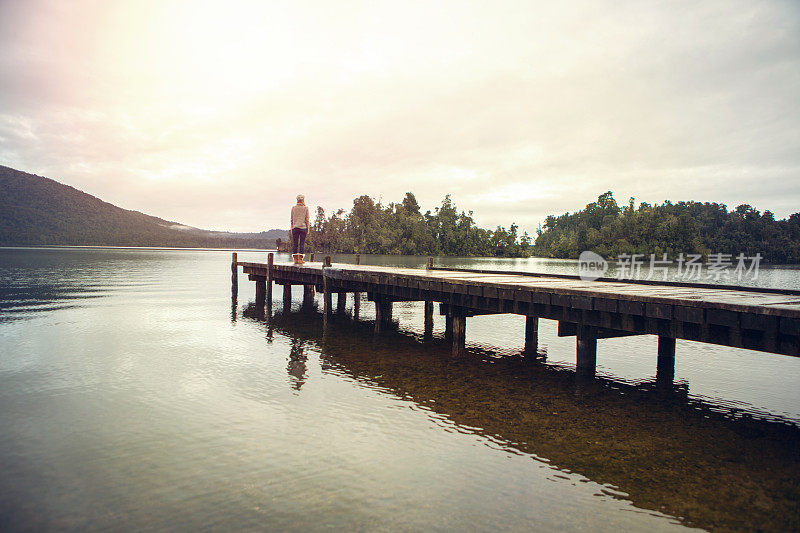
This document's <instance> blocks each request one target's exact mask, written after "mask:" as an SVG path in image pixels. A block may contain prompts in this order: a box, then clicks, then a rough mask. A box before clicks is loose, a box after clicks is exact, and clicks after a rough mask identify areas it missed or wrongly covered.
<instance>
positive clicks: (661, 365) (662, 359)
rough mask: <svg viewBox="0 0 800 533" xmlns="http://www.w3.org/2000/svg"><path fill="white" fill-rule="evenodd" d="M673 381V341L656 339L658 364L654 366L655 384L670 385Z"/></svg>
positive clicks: (661, 338) (669, 338) (665, 338)
mask: <svg viewBox="0 0 800 533" xmlns="http://www.w3.org/2000/svg"><path fill="white" fill-rule="evenodd" d="M674 380H675V339H673V338H671V337H663V336H659V337H658V362H657V364H656V383H658V384H661V385H671V384H672V382H673V381H674Z"/></svg>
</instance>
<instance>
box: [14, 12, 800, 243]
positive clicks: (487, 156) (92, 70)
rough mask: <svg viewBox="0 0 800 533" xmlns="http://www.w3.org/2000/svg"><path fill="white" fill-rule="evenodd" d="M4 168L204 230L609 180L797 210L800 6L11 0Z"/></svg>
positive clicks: (532, 205)
mask: <svg viewBox="0 0 800 533" xmlns="http://www.w3.org/2000/svg"><path fill="white" fill-rule="evenodd" d="M0 164H4V165H7V166H11V167H14V168H17V169H20V170H25V171H29V172H34V173H37V174H40V175H45V176H47V177H50V178H53V179H56V180H58V181H61V182H64V183H67V184H69V185H72V186H74V187H76V188H78V189H81V190H83V191H86V192H88V193H90V194H93V195H95V196H99V197H100V198H102V199H104V200H107V201H109V202H112V203H114V204H117V205H119V206H121V207H125V208H128V209H136V210H139V211H143V212H145V213H148V214H152V215H156V216H160V217H162V218H166V219H169V220H175V221H179V222H182V223H186V224H189V225H193V226H198V227H202V228H208V229H221V230H232V231H259V230H263V229H268V228H272V227H287V226H288V221H287V219H288V209H289V206H290V204H291V203H292V202H293V199H294V196H295V195H296V194H297V193H299V192H302V193H304V194H305V195H306V197H307V199H308V203H309V204H311V205H312V206H316V205H321V206H322V207H324V208H325V209H326V211H328V212H331V211H332V210H335V209H337V208H340V207H342V208H346V209H349V207H350V206H351V205H352V200H353V198H354V197H356V196H359V195H361V194H368V195H370V196H372V197H374V198H376V199H383V200H384V201H385V202H390V201H399V200H401V199H402V197H403V194H404V193H405V192H406V191H411V192H414V193H415V194H416V196H417V199H418V200H419V201H420V204H421V205H422V207H423V209H433V208H434V207H436V206H437V205H438V204H439V203H440V202H441V200H442V198H443V197H444V195H445V194H448V193H450V194H452V197H453V200H454V201H455V203H456V204H457V205H458V207H459V208H460V209H463V210H467V211H469V210H473V211H474V213H475V218H476V220H477V221H478V223H479V224H480V225H482V226H486V227H493V226H495V225H505V226H507V225H509V224H510V223H511V222H512V221H515V222H517V223H518V224H519V225H520V226H521V227H522V229H523V230H527V231H529V232H533V231H534V230H535V229H536V227H537V225H538V224H539V223H540V222H541V221H542V220H543V219H544V217H545V216H546V215H548V214H559V213H561V212H564V211H575V210H577V209H580V208H582V207H583V206H584V205H585V204H586V203H587V202H589V201H592V200H594V199H595V198H596V197H597V196H598V195H599V194H601V193H603V192H605V191H607V190H611V191H613V192H614V194H615V197H616V198H617V200H618V201H619V202H620V203H625V202H627V199H628V198H629V197H630V196H633V197H635V198H636V199H637V201H648V202H661V201H664V200H666V199H669V200H673V201H679V200H699V201H717V202H722V203H725V204H727V205H728V206H729V207H734V206H735V205H738V204H740V203H750V204H752V205H755V206H756V207H757V208H758V209H760V210H766V209H769V210H772V211H773V212H774V213H775V214H776V216H778V217H780V218H782V217H785V216H787V215H789V214H790V213H793V212H796V211H800V3H798V2H796V1H785V2H778V1H772V2H770V1H764V2H753V1H752V0H746V1H741V2H737V1H733V0H722V1H711V0H703V1H699V2H698V1H696V0H692V1H686V2H643V1H634V2H620V1H610V2H603V1H598V0H587V1H585V2H570V1H567V2H539V3H537V2H534V1H531V0H525V1H520V2H503V1H495V2H467V1H456V2H428V1H423V2H411V1H407V2H384V3H381V2H343V1H335V2H285V3H280V2H274V3H264V2H259V1H252V2H241V1H230V0H224V1H223V0H220V1H218V2H217V1H214V2H200V1H185V2H184V1H166V0H159V1H152V2H150V1H131V2H106V1H96V2H91V1H75V2H58V1H54V2H43V1H31V0H19V1H15V0H0Z"/></svg>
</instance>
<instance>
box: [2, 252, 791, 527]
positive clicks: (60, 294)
mask: <svg viewBox="0 0 800 533" xmlns="http://www.w3.org/2000/svg"><path fill="white" fill-rule="evenodd" d="M239 259H240V260H243V261H264V260H265V254H264V253H263V252H239ZM338 259H339V260H341V261H343V262H347V261H352V258H350V257H348V256H340V257H339V258H338ZM336 261H337V257H334V262H336ZM362 262H363V263H373V264H388V265H397V266H419V267H422V266H423V265H424V262H425V258H421V257H370V256H362ZM437 264H440V265H448V266H459V267H469V268H491V269H498V270H500V269H507V270H528V271H539V272H562V273H569V274H574V273H576V265H575V262H570V261H554V260H541V259H528V260H504V259H439V260H437ZM758 283H760V284H762V285H763V286H773V287H783V288H794V289H800V270H797V269H766V268H762V270H761V275H760V278H759V281H758ZM254 293H255V290H254V286H253V284H252V283H251V282H249V281H248V280H247V277H246V276H242V275H240V277H239V291H238V298H232V294H231V287H230V252H226V251H192V250H180V251H178V250H150V249H80V248H60V249H55V248H54V249H10V248H9V249H0V428H2V431H1V432H0V530H3V531H30V530H78V531H92V530H103V531H105V530H109V529H111V530H133V529H135V530H148V531H162V530H195V529H198V528H205V529H211V530H216V529H224V530H235V531H262V530H282V531H284V530H285V531H319V530H347V531H350V530H356V531H362V530H363V531H374V530H378V531H382V530H385V531H419V530H424V531H429V530H431V531H462V530H467V531H484V530H510V531H531V530H541V531H556V530H587V531H617V530H619V529H624V530H636V531H644V530H647V531H661V530H665V531H666V530H677V529H686V528H687V527H690V526H691V527H698V528H704V529H714V528H723V529H731V528H734V529H737V528H741V529H756V528H761V529H765V530H776V531H779V530H792V529H798V528H800V518H798V517H800V509H799V508H798V501H800V459H798V457H800V453H798V452H800V436H798V434H800V386H799V385H800V359H797V358H792V357H787V356H781V355H770V354H763V353H758V352H751V351H746V350H737V349H731V348H724V347H719V346H710V345H703V344H697V343H691V342H683V341H678V345H677V358H676V369H675V378H676V382H675V385H674V387H673V389H672V390H668V391H664V390H661V389H656V387H655V385H654V379H655V371H656V344H657V341H656V338H655V337H646V336H645V337H629V338H620V339H609V340H601V341H600V342H599V343H598V356H597V361H598V374H599V376H600V377H599V379H597V380H596V382H595V383H594V384H591V385H578V384H576V383H575V381H574V379H573V378H574V376H573V369H574V365H575V340H574V338H559V337H557V336H556V325H555V323H554V322H551V321H546V320H545V321H541V323H540V335H539V339H540V341H539V342H540V360H539V361H535V362H531V361H530V360H529V359H528V360H526V359H524V358H521V357H520V356H519V354H520V352H521V351H522V348H523V344H524V319H523V318H522V317H519V316H513V315H498V316H484V317H474V318H470V319H469V320H468V321H467V346H468V350H469V353H468V355H467V356H466V357H464V358H462V359H457V360H454V359H452V358H450V357H449V355H448V354H449V346H448V344H447V343H445V342H444V341H443V340H442V336H443V333H444V321H443V320H442V319H441V317H439V316H438V315H437V316H436V317H435V326H434V337H435V338H434V339H433V340H432V341H425V340H424V339H423V335H422V333H423V311H422V304H421V303H401V304H395V312H394V317H395V319H396V320H398V326H397V328H396V330H395V331H389V332H386V333H382V334H381V335H379V336H375V335H374V334H373V332H372V320H373V319H374V309H373V308H372V306H371V305H370V303H369V302H367V301H366V299H364V301H363V302H362V306H361V315H360V317H359V320H358V321H353V320H352V300H351V299H348V302H347V313H346V314H345V315H340V316H337V317H335V319H334V320H333V321H332V323H331V324H330V325H329V327H328V328H326V329H323V326H322V319H321V314H320V313H319V309H318V307H317V306H319V305H320V304H321V296H320V295H318V297H317V304H316V306H315V308H313V309H303V308H302V306H301V304H302V291H300V290H299V289H295V294H294V301H293V307H292V311H291V313H288V314H287V313H284V312H283V311H282V305H281V297H282V294H281V291H280V288H279V287H276V290H275V291H274V305H273V312H272V314H271V315H265V314H264V313H263V312H260V311H259V310H258V309H257V308H256V307H255V305H254V300H255V297H254Z"/></svg>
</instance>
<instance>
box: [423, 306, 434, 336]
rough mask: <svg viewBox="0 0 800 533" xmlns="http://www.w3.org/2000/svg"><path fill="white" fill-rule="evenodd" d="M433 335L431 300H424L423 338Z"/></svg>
mask: <svg viewBox="0 0 800 533" xmlns="http://www.w3.org/2000/svg"><path fill="white" fill-rule="evenodd" d="M432 335H433V302H431V301H430V300H425V338H426V339H427V338H430V337H431V336H432Z"/></svg>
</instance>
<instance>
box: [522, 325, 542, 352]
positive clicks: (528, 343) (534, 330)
mask: <svg viewBox="0 0 800 533" xmlns="http://www.w3.org/2000/svg"><path fill="white" fill-rule="evenodd" d="M538 349H539V317H536V316H526V317H525V354H526V355H536V351H537V350H538Z"/></svg>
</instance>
